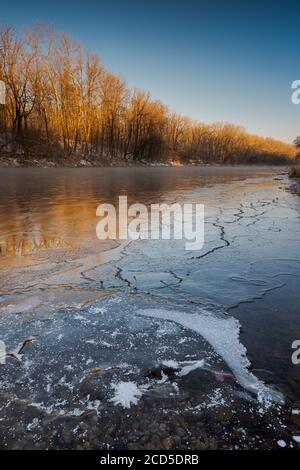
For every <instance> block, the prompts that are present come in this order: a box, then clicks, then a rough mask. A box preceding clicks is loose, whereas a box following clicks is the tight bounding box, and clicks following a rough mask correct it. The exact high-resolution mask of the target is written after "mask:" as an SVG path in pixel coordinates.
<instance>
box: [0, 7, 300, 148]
mask: <svg viewBox="0 0 300 470" xmlns="http://www.w3.org/2000/svg"><path fill="white" fill-rule="evenodd" d="M36 20H39V21H42V22H48V23H53V24H54V25H55V26H56V28H57V30H64V31H66V32H68V33H70V34H71V35H72V36H73V37H74V38H75V39H78V40H80V41H81V42H83V44H84V45H85V46H86V47H87V48H89V49H91V50H92V51H94V52H97V53H99V55H100V57H101V60H102V63H103V64H104V65H106V66H107V67H109V68H110V69H111V70H112V71H113V72H115V73H117V74H119V75H121V76H122V77H123V78H124V79H125V80H126V81H127V83H128V85H129V86H130V87H139V88H143V89H146V90H149V91H150V92H151V95H152V96H153V97H154V98H159V99H161V100H162V101H164V102H165V103H166V104H168V105H169V107H170V108H171V109H172V110H176V111H177V112H179V113H181V114H186V115H189V116H190V117H192V118H194V119H197V120H199V121H203V122H213V121H228V122H233V123H236V124H240V125H242V126H244V127H245V128H246V129H247V130H248V131H249V132H252V133H257V134H262V135H269V136H272V137H275V138H279V139H282V140H285V141H288V142H291V141H292V140H293V139H294V138H295V137H296V135H299V134H300V105H299V106H296V105H293V104H292V103H291V92H292V91H291V83H292V82H293V81H294V80H297V79H300V63H299V44H300V25H299V21H300V2H299V1H298V2H296V1H292V0H290V1H288V0H285V1H283V0H276V1H272V0H262V1H260V2H259V1H256V0H253V1H252V2H250V1H249V3H248V4H246V2H243V1H237V0H227V1H225V0H223V1H221V0H214V1H209V0H203V1H202V0H198V1H193V0H185V1H176V0H173V1H171V0H169V1H167V0H161V1H158V0H151V1H148V2H147V1H145V0H140V1H136V0H123V1H120V0H118V1H113V0H105V1H103V0H97V1H93V0H85V1H76V0H73V1H69V0H67V1H62V0H61V1H57V0H53V1H48V2H47V1H34V0H27V1H24V0H23V1H19V0H14V2H12V3H11V4H10V3H9V2H5V3H4V4H3V3H2V4H1V6H0V23H4V24H11V25H13V26H15V27H16V28H20V27H22V26H24V25H26V26H28V25H31V24H32V23H33V22H34V21H36Z"/></svg>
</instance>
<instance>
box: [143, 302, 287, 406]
mask: <svg viewBox="0 0 300 470" xmlns="http://www.w3.org/2000/svg"><path fill="white" fill-rule="evenodd" d="M138 313H139V314H140V315H144V316H147V317H152V318H160V319H163V320H169V321H173V322H175V323H178V324H180V325H182V326H184V327H185V328H189V329H190V330H193V331H195V332H196V333H198V334H200V335H201V336H203V338H205V339H206V341H208V342H209V343H210V344H211V346H212V347H213V348H214V350H215V351H216V352H217V353H218V354H219V355H220V356H221V357H222V358H223V359H224V361H225V362H226V363H227V365H228V366H229V367H230V369H231V370H232V372H233V374H234V375H235V377H236V379H237V381H238V382H239V384H240V385H241V386H242V387H244V388H245V389H246V390H248V391H250V392H252V393H255V394H256V395H257V398H258V400H259V401H261V402H263V403H264V404H266V405H267V404H270V403H271V402H275V403H283V402H284V399H283V396H282V394H281V393H279V392H277V391H274V390H272V389H270V388H269V387H267V386H266V385H265V384H264V383H263V382H262V381H261V380H259V379H258V378H257V377H256V376H255V375H254V374H252V373H251V372H249V366H250V362H249V360H248V358H247V356H246V353H247V350H246V348H245V346H243V344H241V342H240V340H239V335H240V323H239V322H238V320H236V319H235V318H233V317H225V316H222V315H216V314H213V313H210V312H207V311H202V312H201V313H200V312H199V313H198V312H197V313H187V312H183V311H178V310H167V309H140V310H138Z"/></svg>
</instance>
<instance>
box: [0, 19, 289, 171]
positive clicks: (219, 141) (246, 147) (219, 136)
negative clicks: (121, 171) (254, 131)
mask: <svg viewBox="0 0 300 470" xmlns="http://www.w3.org/2000/svg"><path fill="white" fill-rule="evenodd" d="M0 79H1V80H3V81H4V82H5V84H6V105H5V106H2V109H1V110H0V126H1V128H0V137H1V140H0V152H2V153H4V152H6V153H11V154H14V155H15V154H18V153H23V154H24V155H26V156H29V157H35V158H37V157H38V156H54V157H59V158H62V159H67V158H70V159H71V158H74V156H76V157H79V158H83V157H84V158H86V159H88V160H90V161H91V162H95V163H96V162H99V161H103V162H109V161H121V160H124V161H128V160H132V161H153V160H156V161H157V160H173V161H180V162H187V161H191V160H193V161H201V162H204V163H210V162H220V163H255V162H272V163H283V162H285V161H286V160H287V159H292V158H294V156H295V149H294V147H293V146H292V145H289V144H286V143H283V142H280V141H277V140H274V139H271V138H263V137H259V136H255V135H250V134H248V133H246V132H245V131H244V130H243V129H242V128H241V127H239V126H236V125H232V124H228V123H216V124H203V123H199V122H195V121H193V120H191V119H189V118H188V117H183V116H181V115H179V114H176V113H174V112H171V111H170V110H169V109H168V108H167V106H165V105H164V104H163V103H162V102H161V101H158V100H153V99H151V98H150V95H149V93H147V92H144V91H142V90H138V89H135V90H130V89H129V88H128V87H127V85H126V83H125V82H124V80H122V79H121V78H120V77H119V76H117V75H115V74H113V73H111V72H110V71H109V70H107V69H106V68H105V67H104V66H103V65H102V64H101V62H100V59H99V57H98V56H97V55H96V54H92V53H90V52H88V51H87V52H86V51H85V50H84V49H83V47H82V46H81V44H78V43H77V42H76V41H74V40H73V39H71V38H70V37H68V36H67V35H66V34H64V33H61V34H56V32H55V30H54V28H53V27H45V26H41V25H35V26H34V27H33V28H31V29H26V30H24V32H23V33H22V35H21V36H19V35H17V34H16V33H15V31H14V30H13V28H11V27H3V28H2V29H1V31H0Z"/></svg>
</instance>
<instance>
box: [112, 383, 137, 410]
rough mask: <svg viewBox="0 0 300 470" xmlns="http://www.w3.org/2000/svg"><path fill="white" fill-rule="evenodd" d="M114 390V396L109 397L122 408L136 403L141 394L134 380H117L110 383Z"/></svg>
mask: <svg viewBox="0 0 300 470" xmlns="http://www.w3.org/2000/svg"><path fill="white" fill-rule="evenodd" d="M112 387H113V389H114V390H115V394H114V396H113V397H112V398H111V399H110V401H112V402H113V403H114V404H115V405H121V406H123V408H130V407H131V405H136V404H137V402H138V401H139V398H140V397H141V395H142V391H141V390H140V389H139V388H138V386H137V385H136V384H135V383H134V382H118V383H116V384H113V385H112Z"/></svg>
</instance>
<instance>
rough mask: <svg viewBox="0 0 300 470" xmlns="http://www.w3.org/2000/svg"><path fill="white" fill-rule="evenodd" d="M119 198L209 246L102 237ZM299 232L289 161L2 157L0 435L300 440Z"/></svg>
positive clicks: (203, 445)
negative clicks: (183, 221) (108, 162)
mask: <svg viewBox="0 0 300 470" xmlns="http://www.w3.org/2000/svg"><path fill="white" fill-rule="evenodd" d="M120 195H126V196H127V197H128V202H129V204H131V203H135V202H138V203H143V204H145V205H146V206H150V204H153V203H162V202H164V203H168V204H171V203H175V202H176V203H180V204H183V203H201V204H204V207H205V243H204V246H203V248H202V249H201V250H198V251H187V250H185V247H184V242H183V241H180V240H136V241H130V242H126V241H120V240H106V241H100V240H98V239H97V237H96V224H97V222H98V221H99V218H98V217H96V209H97V206H98V205H99V204H100V203H111V204H114V205H116V206H117V203H118V197H119V196H120ZM299 245H300V199H299V196H298V195H297V194H296V192H295V191H293V184H292V183H291V181H289V179H288V178H287V176H286V172H285V170H284V169H283V168H267V167H232V168H229V167H223V168H222V167H216V168H213V167H204V168H200V167H178V168H167V167H160V168H112V169H108V168H107V169H102V168H101V169H41V168H39V169H1V170H0V266H1V271H0V340H1V341H2V342H3V343H2V345H5V349H6V356H5V355H4V354H3V353H2V356H1V362H2V364H0V409H1V411H0V413H1V416H0V446H1V447H2V448H33V447H35V448H78V449H81V448H87V449H106V448H117V449H123V448H130V449H139V448H142V449H147V448H148V449H149V448H156V449H159V448H163V449H172V448H178V449H189V448H196V449H215V448H222V449H223V448H225V449H228V448H279V447H280V445H283V444H282V442H284V445H286V446H288V447H297V445H298V444H297V442H296V441H297V436H299V434H300V431H299V425H300V420H299V412H298V410H299V409H300V387H299V385H300V365H298V366H297V365H295V364H293V362H292V359H291V357H292V353H293V349H292V343H293V341H295V340H299V339H300V315H299V305H300V289H299V287H300V284H299V279H300V258H299ZM2 349H3V346H2ZM295 437H296V440H295ZM278 442H279V444H278Z"/></svg>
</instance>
